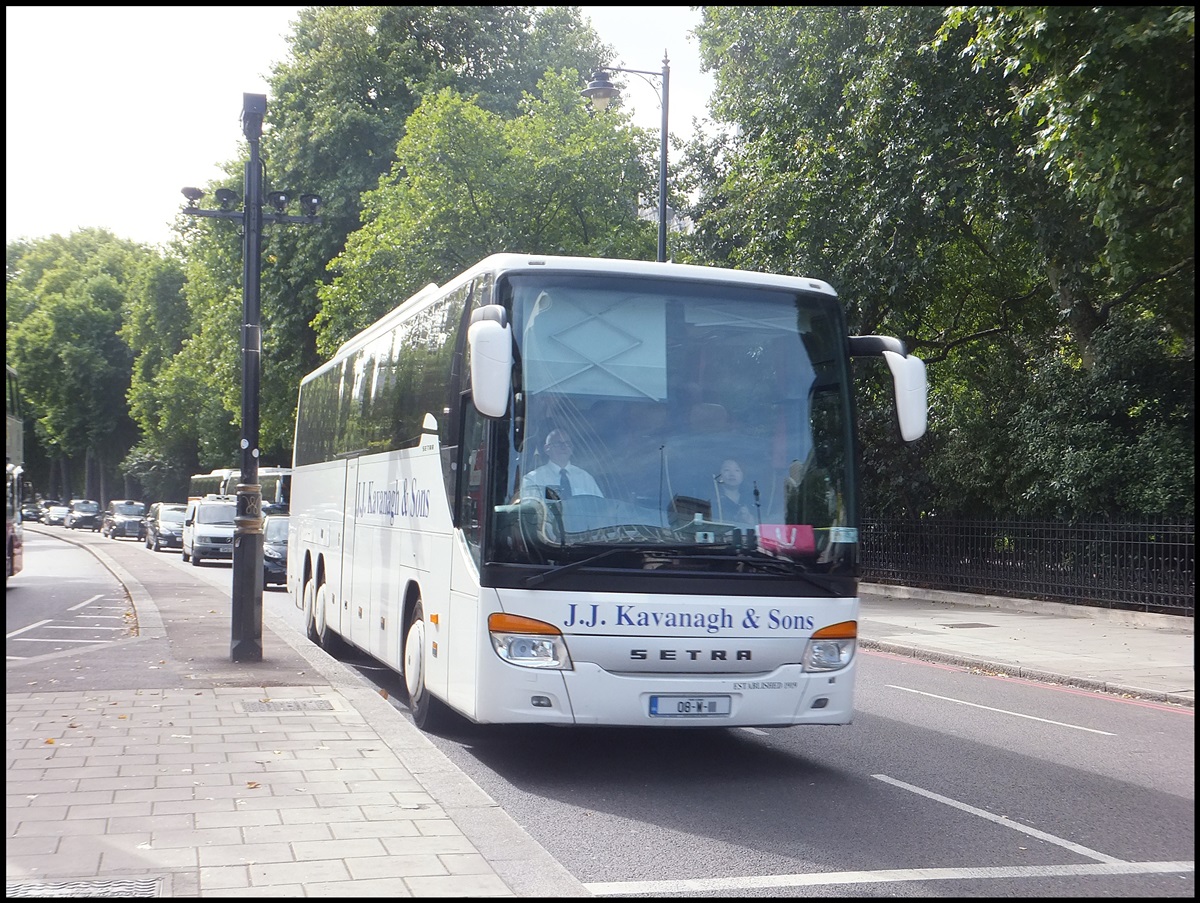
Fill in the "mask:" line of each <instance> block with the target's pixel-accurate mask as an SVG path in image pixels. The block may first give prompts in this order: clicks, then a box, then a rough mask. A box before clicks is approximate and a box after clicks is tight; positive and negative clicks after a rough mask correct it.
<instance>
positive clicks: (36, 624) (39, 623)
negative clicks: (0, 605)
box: [5, 620, 50, 640]
mask: <svg viewBox="0 0 1200 903" xmlns="http://www.w3.org/2000/svg"><path fill="white" fill-rule="evenodd" d="M49 623H50V621H49V620H46V621H35V622H34V623H32V624H30V625H29V626H28V627H22V628H21V629H20V630H14V631H13V632H12V633H9V634H5V639H8V640H11V639H12V638H13V637H15V636H20V635H21V634H23V633H25V632H26V631H27V630H33V629H34V628H37V627H41V626H42V625H43V624H49Z"/></svg>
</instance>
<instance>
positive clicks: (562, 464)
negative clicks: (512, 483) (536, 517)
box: [521, 429, 604, 499]
mask: <svg viewBox="0 0 1200 903" xmlns="http://www.w3.org/2000/svg"><path fill="white" fill-rule="evenodd" d="M543 450H544V451H545V452H546V457H547V458H549V459H550V460H549V462H548V463H546V464H543V465H542V466H541V467H538V468H536V469H534V470H531V471H530V472H529V473H527V474H526V475H525V479H524V480H522V481H521V495H523V496H527V497H528V496H535V497H537V498H543V497H545V491H546V489H547V488H550V489H553V490H554V491H555V492H557V493H558V497H559V498H560V499H565V498H566V497H567V496H569V495H600V496H602V495H604V493H603V492H601V491H600V487H599V485H597V483H596V480H595V479H594V478H593V477H592V475H591V474H590V473H588V472H587V471H586V470H584V469H583V468H582V467H579V466H577V465H575V464H572V463H571V452H572V451H573V450H574V447H573V446H572V444H571V437H570V436H568V435H567V434H566V433H565V432H564V431H563V430H560V429H553V430H551V431H550V432H549V433H548V434H547V435H546V442H545V445H544V446H543Z"/></svg>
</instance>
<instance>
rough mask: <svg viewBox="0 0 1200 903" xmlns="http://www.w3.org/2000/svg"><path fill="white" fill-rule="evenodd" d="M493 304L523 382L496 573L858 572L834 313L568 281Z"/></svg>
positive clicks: (775, 298)
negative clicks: (751, 566)
mask: <svg viewBox="0 0 1200 903" xmlns="http://www.w3.org/2000/svg"><path fill="white" fill-rule="evenodd" d="M505 291H507V296H506V295H505ZM501 296H502V297H508V298H510V299H511V310H512V313H511V319H512V323H513V334H514V339H515V344H516V347H517V362H518V372H519V382H518V385H517V387H516V389H517V392H516V394H515V399H516V403H515V410H514V412H513V416H512V417H511V418H507V419H506V420H504V421H503V422H502V424H503V430H504V432H505V435H504V436H503V439H502V441H501V442H500V446H501V447H500V448H499V449H497V452H498V454H496V455H495V457H494V460H495V461H496V463H497V469H496V471H495V473H494V477H493V483H492V496H491V501H492V504H491V505H490V511H491V522H490V525H489V526H490V529H488V530H487V531H486V535H487V537H488V548H487V550H486V552H485V558H486V559H487V560H489V561H492V562H499V563H517V564H546V565H555V566H559V565H564V564H569V563H572V562H576V563H588V564H589V565H590V564H591V563H594V564H595V565H596V566H599V567H605V566H607V567H615V568H628V567H636V568H639V569H643V570H646V569H654V570H657V571H662V570H670V569H684V570H694V569H697V568H699V569H712V568H713V563H714V561H720V560H725V561H726V563H727V564H726V567H729V566H733V564H735V563H737V565H738V566H739V567H745V562H746V561H747V558H748V557H749V558H751V559H753V558H758V559H761V560H763V561H765V562H766V563H767V564H769V565H773V566H774V567H775V570H776V571H779V570H780V568H779V565H781V564H785V565H787V566H788V567H794V566H796V565H797V564H798V563H801V562H802V563H803V564H804V567H805V568H806V569H807V570H810V571H820V570H825V571H833V570H838V569H842V570H843V572H845V571H844V568H846V567H853V566H854V564H855V562H854V549H855V543H856V542H857V529H856V527H857V524H856V523H855V521H854V517H855V511H856V510H857V505H856V504H855V498H854V494H855V485H854V479H853V465H852V455H851V453H850V452H851V449H852V448H853V444H852V443H853V434H852V432H851V423H852V409H851V400H850V376H849V367H848V362H847V355H846V353H845V337H844V335H843V331H842V330H843V329H844V326H843V323H842V319H841V312H840V310H839V309H838V302H837V300H836V298H835V297H833V296H831V295H830V294H827V293H825V292H820V291H813V292H803V291H797V290H796V289H795V288H786V289H785V288H772V287H769V286H768V287H763V286H751V285H745V284H721V283H713V282H711V281H708V282H700V281H697V282H689V281H684V280H681V279H672V280H670V281H666V280H663V281H653V280H647V279H645V278H640V279H636V280H635V279H631V278H629V277H625V276H620V275H612V276H596V275H591V274H589V275H586V276H583V275H579V274H570V273H565V274H554V273H548V274H539V275H526V274H518V275H513V276H510V277H508V279H507V280H506V283H505V284H504V285H502V286H501ZM621 550H625V551H626V552H627V553H628V554H621V553H620V551H621ZM601 553H602V554H601ZM593 556H597V557H595V558H594V561H591V560H590V559H592V557H593ZM785 569H786V568H785ZM764 570H768V571H769V570H771V568H770V567H766V568H764Z"/></svg>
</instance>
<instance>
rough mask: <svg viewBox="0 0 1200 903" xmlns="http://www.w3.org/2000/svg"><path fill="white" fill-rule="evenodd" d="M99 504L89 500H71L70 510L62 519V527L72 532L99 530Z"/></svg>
mask: <svg viewBox="0 0 1200 903" xmlns="http://www.w3.org/2000/svg"><path fill="white" fill-rule="evenodd" d="M100 517H101V515H100V503H99V502H94V501H92V500H91V499H72V500H71V508H70V510H69V511H67V516H66V517H65V518H63V526H64V527H69V528H70V529H72V530H91V531H92V532H93V533H95V532H96V531H97V530H99V529H100Z"/></svg>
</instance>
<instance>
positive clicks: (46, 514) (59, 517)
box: [42, 504, 71, 527]
mask: <svg viewBox="0 0 1200 903" xmlns="http://www.w3.org/2000/svg"><path fill="white" fill-rule="evenodd" d="M70 513H71V508H70V506H69V505H62V504H58V505H49V506H47V508H46V510H45V511H43V512H42V523H43V524H46V525H47V526H49V527H61V526H62V525H63V524H64V523H66V520H67V515H68V514H70Z"/></svg>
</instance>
